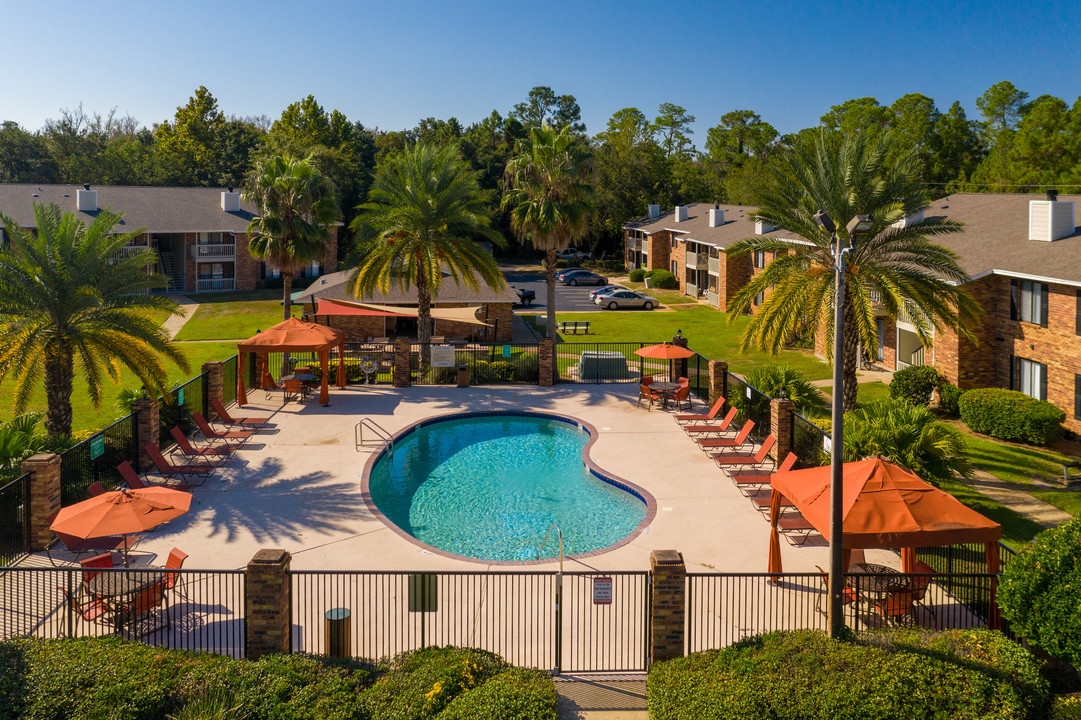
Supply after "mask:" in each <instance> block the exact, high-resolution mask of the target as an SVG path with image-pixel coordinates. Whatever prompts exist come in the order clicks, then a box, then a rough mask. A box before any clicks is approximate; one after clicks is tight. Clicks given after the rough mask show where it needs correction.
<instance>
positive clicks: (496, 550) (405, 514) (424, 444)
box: [368, 415, 646, 561]
mask: <svg viewBox="0 0 1081 720" xmlns="http://www.w3.org/2000/svg"><path fill="white" fill-rule="evenodd" d="M588 440H589V435H588V433H587V432H586V431H584V430H581V429H579V428H578V427H577V426H576V425H572V424H569V423H567V422H563V421H560V420H556V419H552V418H546V417H535V416H528V415H500V416H481V417H465V418H459V419H451V420H440V421H436V422H432V423H430V424H427V425H423V426H421V427H418V428H417V429H415V430H414V431H413V432H410V433H409V434H408V435H406V436H404V437H402V438H400V439H399V440H397V441H396V442H395V448H394V452H393V454H391V453H384V454H383V456H382V457H380V458H379V459H378V460H377V461H376V462H375V464H374V465H373V467H372V470H371V474H370V475H369V483H368V489H369V493H370V494H371V497H372V500H373V501H374V502H375V505H376V507H378V508H379V510H380V511H381V512H382V513H383V514H384V515H385V516H386V517H387V519H389V520H390V521H391V522H392V523H394V524H395V525H397V526H398V527H399V528H401V529H403V530H404V531H406V532H407V533H409V534H410V535H412V536H413V537H415V538H417V539H418V540H420V541H421V542H424V543H427V544H428V545H431V546H433V547H436V548H439V549H441V550H445V551H447V552H451V553H454V554H456V555H464V556H466V557H472V558H478V559H482V560H512V561H513V560H519V561H521V560H535V559H540V558H551V557H558V555H559V546H558V541H557V539H556V537H555V533H553V534H552V537H551V538H550V539H549V541H548V543H547V544H546V545H545V547H544V548H540V547H539V545H540V544H541V541H542V540H543V539H544V535H545V533H546V532H547V531H548V527H549V525H550V524H551V523H553V522H555V523H557V524H558V525H559V526H560V527H561V528H562V530H563V543H564V545H563V553H564V555H576V554H580V553H586V552H590V551H592V550H599V549H601V548H604V547H607V546H609V545H611V544H613V543H616V542H618V541H619V540H622V539H623V538H625V537H626V536H627V535H628V534H629V533H630V532H631V531H632V530H634V528H635V527H636V526H637V525H638V524H639V523H641V522H642V520H643V519H644V518H645V516H646V505H645V503H644V502H643V500H642V499H641V498H639V497H637V496H635V495H632V494H631V493H629V492H627V491H625V490H623V489H621V488H618V487H615V486H613V485H611V484H609V483H608V482H605V481H604V480H602V479H600V478H598V477H596V476H594V475H593V473H592V472H590V471H589V469H588V468H586V467H585V466H584V464H583V462H582V449H583V448H584V447H585V444H586V442H588Z"/></svg>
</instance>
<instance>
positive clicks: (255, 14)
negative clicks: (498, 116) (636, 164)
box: [0, 0, 1081, 147]
mask: <svg viewBox="0 0 1081 720" xmlns="http://www.w3.org/2000/svg"><path fill="white" fill-rule="evenodd" d="M0 19H2V20H0V22H2V25H3V27H4V33H3V48H2V55H0V58H2V59H0V69H2V70H3V72H2V73H0V76H2V77H3V78H4V79H3V89H2V91H0V120H15V121H17V122H18V123H20V124H21V125H23V126H24V127H26V128H28V129H37V128H39V127H41V125H42V124H43V122H44V121H45V119H46V118H55V117H57V116H58V114H59V112H58V111H59V109H60V108H74V107H76V106H77V105H78V104H79V103H80V102H81V103H82V104H83V106H84V109H85V110H87V111H92V112H106V111H108V110H109V109H111V108H113V107H115V108H117V110H118V111H119V112H120V113H121V114H125V113H130V114H131V115H133V116H134V117H135V118H136V119H138V120H139V121H140V123H143V124H146V125H151V124H153V123H155V122H160V121H162V120H164V119H168V118H171V117H172V115H173V113H174V112H175V110H176V107H177V106H178V105H182V104H184V103H185V102H186V101H187V98H188V97H189V96H190V95H191V94H192V92H193V91H194V90H195V88H197V87H198V86H199V85H206V86H207V87H208V88H209V89H210V91H211V92H212V93H213V94H214V96H215V97H217V99H218V102H219V106H220V107H221V109H222V110H223V111H224V112H225V113H227V114H231V115H233V114H235V115H240V116H248V115H267V116H269V117H270V118H272V119H274V118H276V117H278V116H279V115H280V114H281V111H282V110H283V109H284V108H285V106H286V105H287V104H288V103H290V102H292V101H295V100H298V99H300V98H302V97H304V96H306V95H307V94H309V93H311V94H313V95H315V97H316V99H317V100H318V101H319V102H320V104H322V105H323V107H325V108H327V109H328V110H329V109H334V108H336V109H339V110H341V111H342V112H344V113H345V114H346V115H347V116H348V117H349V118H350V119H352V120H359V121H361V122H362V123H364V124H365V125H366V126H368V127H379V128H382V129H388V130H397V129H402V128H408V127H413V126H414V125H416V123H417V121H418V120H419V119H421V118H423V117H428V116H434V117H438V118H446V117H450V116H455V117H457V118H458V119H459V120H460V121H462V123H463V124H466V125H468V124H469V123H472V122H474V121H477V120H479V119H481V118H483V117H485V116H487V115H488V113H490V112H491V110H493V109H497V110H499V111H500V112H501V113H503V114H506V112H507V111H508V110H509V109H510V108H511V107H512V106H513V105H514V104H515V103H516V102H519V101H521V100H523V99H525V96H526V94H527V93H528V91H529V89H530V88H532V87H533V86H535V85H548V86H550V87H552V88H553V89H554V90H555V91H556V92H557V93H560V94H562V93H571V94H573V95H575V96H576V97H577V99H578V102H579V104H580V106H581V108H582V117H583V120H584V121H585V122H586V125H587V127H588V130H589V132H590V133H591V134H592V133H596V132H598V131H600V130H603V128H604V126H605V124H606V122H607V119H608V118H609V117H610V116H611V115H612V113H613V112H615V111H616V110H618V109H620V108H623V107H628V106H634V107H638V108H639V109H641V110H642V111H643V112H645V113H646V114H647V116H649V117H653V116H654V115H655V114H656V109H657V106H658V105H659V104H660V103H662V102H672V103H676V104H678V105H682V106H683V107H685V108H687V110H688V111H689V112H690V113H691V114H693V115H695V116H696V118H697V121H696V123H695V125H694V130H695V134H694V137H693V139H694V140H695V142H696V144H697V145H698V146H699V147H701V146H702V145H703V143H704V141H705V133H706V129H707V128H709V127H711V126H712V125H715V124H716V123H717V121H718V119H719V118H720V116H721V115H722V114H724V113H726V112H728V111H731V110H735V109H751V110H754V111H756V112H758V113H759V114H760V115H762V117H763V119H765V120H766V121H768V122H770V123H772V124H773V125H774V126H775V127H776V128H777V129H778V130H780V131H782V132H788V131H794V130H798V129H800V128H803V127H808V126H810V125H814V124H817V122H818V118H819V117H820V116H821V115H822V114H823V113H824V112H826V111H827V110H828V109H829V107H830V106H831V105H834V104H838V103H841V102H843V101H845V100H847V99H850V98H855V97H862V96H867V95H869V96H873V97H876V98H878V100H879V101H880V102H882V103H883V104H888V103H890V102H892V101H893V100H894V99H896V98H897V97H899V96H901V95H903V94H905V93H909V92H921V93H924V94H925V95H929V96H930V97H932V98H934V99H935V101H936V103H937V104H938V106H939V108H940V109H941V110H945V109H947V108H948V107H949V105H950V104H951V103H952V102H953V101H954V100H960V101H961V103H962V104H963V105H964V107H965V108H966V110H967V111H968V112H969V115H970V117H975V116H976V115H977V111H976V104H975V101H976V98H977V97H979V95H980V94H981V93H982V92H983V91H984V90H986V89H987V88H988V87H989V86H991V85H992V84H994V83H996V82H999V81H1000V80H1010V81H1012V82H1013V83H1014V84H1015V85H1017V86H1018V87H1019V88H1021V89H1022V90H1026V91H1028V92H1029V93H1030V97H1037V96H1039V95H1042V94H1045V93H1046V94H1052V95H1056V96H1058V97H1061V98H1063V99H1064V100H1066V102H1067V103H1069V104H1071V105H1072V104H1073V102H1074V101H1075V100H1076V99H1077V97H1078V95H1079V94H1081V83H1079V80H1081V3H1079V2H1076V0H1074V1H1073V2H1062V1H1060V0H1046V1H1044V2H1040V3H1024V2H997V1H994V0H982V1H979V0H977V1H973V2H946V1H943V2H934V3H932V2H922V1H921V2H840V3H818V2H808V1H807V0H790V1H788V2H768V1H762V2H755V1H753V0H752V1H750V2H739V3H735V2H715V3H710V2H690V1H688V2H683V3H679V2H658V1H654V2H637V1H623V2H591V1H589V0H579V1H578V2H562V1H561V0H559V1H556V0H547V1H545V2H536V3H528V4H526V3H518V2H514V1H513V0H511V1H509V2H508V1H506V0H504V1H503V2H480V1H471V0H458V1H456V2H455V1H451V2H414V1H412V0H396V1H394V2H347V1H339V0H325V1H323V2H293V3H288V2H279V1H276V0H267V1H266V2H238V1H237V2H228V1H227V2H207V1H204V0H197V1H185V2H171V3H160V2H145V0H141V1H140V2H111V1H109V0H99V2H82V3H73V2H57V0H35V1H34V2H22V1H20V0H0Z"/></svg>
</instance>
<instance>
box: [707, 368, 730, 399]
mask: <svg viewBox="0 0 1081 720" xmlns="http://www.w3.org/2000/svg"><path fill="white" fill-rule="evenodd" d="M719 397H728V363H726V362H725V361H724V360H710V361H709V402H710V404H711V405H712V404H713V403H715V402H717V398H719Z"/></svg>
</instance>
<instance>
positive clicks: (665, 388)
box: [648, 382, 679, 408]
mask: <svg viewBox="0 0 1081 720" xmlns="http://www.w3.org/2000/svg"><path fill="white" fill-rule="evenodd" d="M648 387H649V389H650V390H660V391H661V392H662V393H663V398H662V399H661V407H662V408H667V407H668V398H669V397H670V396H671V395H673V394H674V393H676V392H677V391H678V390H679V383H674V382H652V383H650V384H649V385H648Z"/></svg>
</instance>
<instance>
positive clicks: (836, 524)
mask: <svg viewBox="0 0 1081 720" xmlns="http://www.w3.org/2000/svg"><path fill="white" fill-rule="evenodd" d="M814 220H815V222H816V223H818V226H819V227H820V228H822V229H823V230H825V231H826V232H828V233H829V235H830V250H831V251H832V252H833V281H834V296H833V412H832V419H831V421H830V422H831V424H832V433H831V437H830V446H831V447H830V572H829V593H830V598H829V599H830V603H829V627H830V637H831V638H839V637H840V636H841V631H842V630H843V629H844V625H845V619H844V604H843V603H842V602H841V599H842V591H843V585H844V578H843V573H844V567H843V562H844V560H843V558H844V534H843V533H844V528H843V525H844V518H843V514H842V508H843V504H844V364H845V356H844V318H845V310H844V303H845V261H846V259H847V257H848V253H849V251H851V250H852V244H853V242H854V241H855V238H856V236H857V235H859V234H860V233H863V232H866V231H867V230H869V229H870V228H871V220H872V218H871V216H870V215H857V216H855V217H854V218H852V220H851V221H849V223H848V225H847V226H846V230H847V231H848V237H849V247H845V248H842V247H841V242H840V240H838V238H837V225H836V224H835V223H834V222H833V219H832V218H831V217H830V216H829V215H827V214H826V213H825V212H823V211H822V210H819V211H818V212H816V213H815V214H814Z"/></svg>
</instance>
